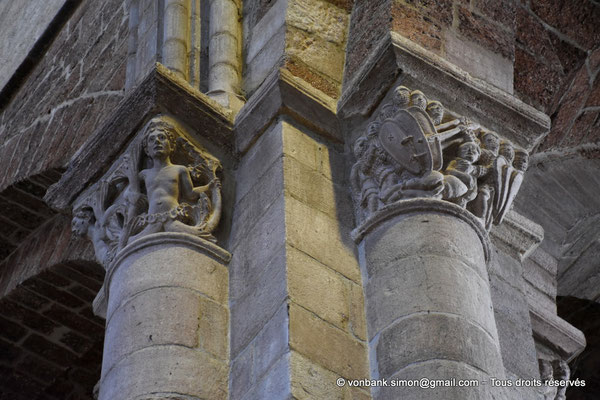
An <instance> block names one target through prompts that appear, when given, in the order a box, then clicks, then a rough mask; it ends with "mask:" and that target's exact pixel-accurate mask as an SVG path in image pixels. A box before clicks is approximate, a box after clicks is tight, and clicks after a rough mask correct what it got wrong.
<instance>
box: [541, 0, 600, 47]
mask: <svg viewBox="0 0 600 400" xmlns="http://www.w3.org/2000/svg"><path fill="white" fill-rule="evenodd" d="M531 10H532V11H533V12H535V13H536V14H537V15H539V16H540V17H541V18H542V19H543V20H544V21H545V22H547V23H548V24H550V25H552V26H553V27H555V28H557V29H558V30H560V31H561V32H564V33H565V34H566V35H568V36H569V37H571V38H572V39H574V40H575V41H576V42H578V44H580V45H582V46H583V47H584V48H586V49H590V48H593V47H594V45H595V44H597V43H598V42H599V41H600V33H598V30H597V29H596V28H597V27H598V24H600V7H598V5H597V4H595V3H594V2H590V1H582V2H570V1H565V0H560V1H549V0H533V1H532V2H531ZM556 10H560V12H556Z"/></svg>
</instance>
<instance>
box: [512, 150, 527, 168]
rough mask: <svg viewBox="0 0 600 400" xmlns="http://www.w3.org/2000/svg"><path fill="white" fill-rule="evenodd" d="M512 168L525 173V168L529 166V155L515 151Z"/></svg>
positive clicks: (522, 151)
mask: <svg viewBox="0 0 600 400" xmlns="http://www.w3.org/2000/svg"><path fill="white" fill-rule="evenodd" d="M513 166H514V167H515V168H516V169H517V170H518V171H521V172H525V171H527V167H528V166H529V154H527V152H526V151H525V150H521V149H517V150H515V160H514V161H513Z"/></svg>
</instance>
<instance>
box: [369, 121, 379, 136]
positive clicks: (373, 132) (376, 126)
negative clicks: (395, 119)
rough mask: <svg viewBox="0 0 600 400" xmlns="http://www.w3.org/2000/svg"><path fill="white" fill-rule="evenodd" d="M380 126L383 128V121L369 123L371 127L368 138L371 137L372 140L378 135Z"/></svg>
mask: <svg viewBox="0 0 600 400" xmlns="http://www.w3.org/2000/svg"><path fill="white" fill-rule="evenodd" d="M379 128H381V122H379V121H373V122H371V123H370V124H369V127H368V128H367V138H369V140H372V139H373V138H375V137H377V134H378V133H379Z"/></svg>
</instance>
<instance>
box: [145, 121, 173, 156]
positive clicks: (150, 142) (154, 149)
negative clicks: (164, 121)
mask: <svg viewBox="0 0 600 400" xmlns="http://www.w3.org/2000/svg"><path fill="white" fill-rule="evenodd" d="M144 150H145V151H146V154H148V156H150V157H151V158H155V157H165V156H169V155H170V154H171V152H172V150H173V143H172V134H171V132H169V131H168V129H167V128H166V127H164V126H160V125H158V126H152V127H150V129H149V130H148V132H147V133H146V137H145V138H144Z"/></svg>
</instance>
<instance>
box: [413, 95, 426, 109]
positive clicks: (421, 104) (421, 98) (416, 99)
mask: <svg viewBox="0 0 600 400" xmlns="http://www.w3.org/2000/svg"><path fill="white" fill-rule="evenodd" d="M410 100H411V102H412V105H413V106H415V107H418V108H420V109H421V110H423V111H425V109H426V108H427V98H426V97H425V95H424V94H423V92H421V91H420V90H415V91H413V92H412V93H411V94H410Z"/></svg>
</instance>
